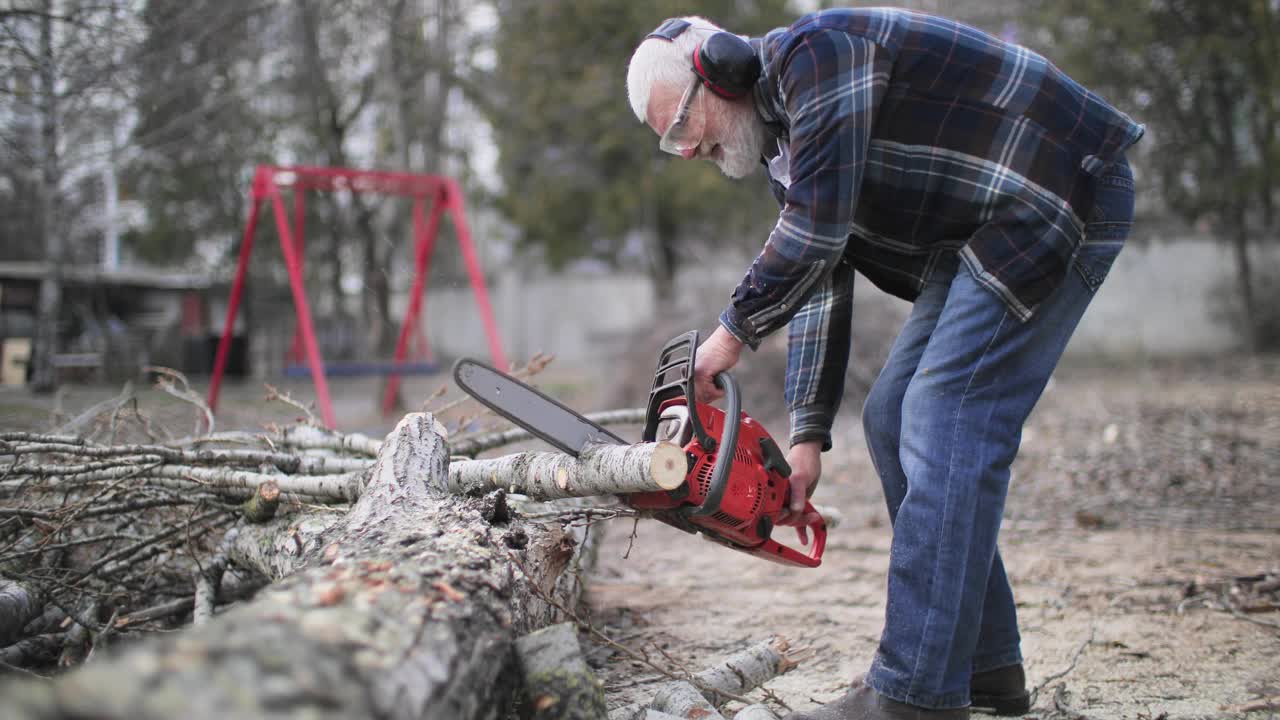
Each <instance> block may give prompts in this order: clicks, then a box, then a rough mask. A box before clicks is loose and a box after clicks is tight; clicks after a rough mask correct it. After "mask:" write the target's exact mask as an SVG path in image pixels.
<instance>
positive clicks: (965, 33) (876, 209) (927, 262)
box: [720, 8, 1143, 449]
mask: <svg viewBox="0 0 1280 720" xmlns="http://www.w3.org/2000/svg"><path fill="white" fill-rule="evenodd" d="M752 42H753V44H754V45H755V46H756V47H757V49H758V51H759V53H760V56H761V61H762V63H763V66H764V75H763V77H762V81H761V82H760V83H758V84H757V87H756V91H755V103H756V109H757V110H758V111H759V113H760V114H761V116H762V117H763V118H764V119H765V121H766V122H767V123H768V124H769V125H770V126H771V128H772V129H774V131H775V133H776V134H777V135H778V136H779V137H780V142H781V143H786V144H787V146H788V149H789V154H790V162H789V167H788V168H786V169H787V170H788V171H789V173H787V174H789V178H790V182H789V185H788V186H786V187H783V186H782V185H781V184H779V183H778V182H777V180H776V179H775V180H774V182H773V185H774V192H775V194H776V195H778V196H779V201H780V202H781V203H782V211H781V213H780V214H779V217H778V222H777V224H776V225H775V226H774V228H773V231H772V232H771V233H770V235H769V240H768V242H767V243H766V244H765V247H764V250H763V251H762V252H761V253H760V255H759V256H758V257H757V258H756V260H755V262H754V263H752V265H751V267H750V269H749V270H748V272H747V274H746V277H745V278H744V279H743V281H742V283H741V284H740V285H739V286H738V287H737V289H736V290H735V291H734V293H733V297H732V299H731V301H730V304H729V307H728V308H727V309H726V310H725V311H724V312H723V313H722V314H721V316H720V323H721V324H722V325H723V326H724V327H725V329H726V330H728V331H729V332H730V333H732V334H733V335H734V336H735V337H737V338H738V339H739V340H741V341H743V342H744V343H746V344H747V345H749V346H750V347H752V348H753V349H754V348H756V347H757V346H758V345H759V343H760V340H761V339H762V338H763V337H764V336H766V335H768V334H770V333H772V332H774V331H776V330H778V329H780V328H782V326H784V325H788V324H789V331H788V336H789V350H788V362H787V365H788V368H787V377H786V398H787V405H788V408H789V410H790V413H791V442H792V444H795V443H797V442H801V441H805V440H814V439H818V440H821V441H822V442H823V447H824V449H826V448H829V447H830V445H831V433H830V430H831V424H832V421H833V420H834V417H835V414H836V411H837V410H838V409H839V405H840V398H841V395H842V394H843V391H844V375H845V370H846V368H847V364H848V358H849V347H850V325H851V320H852V289H853V285H852V283H853V270H854V269H856V270H858V271H859V272H861V273H862V274H864V275H865V276H867V278H868V279H870V280H871V281H872V282H873V283H875V284H876V285H877V286H878V287H880V288H881V289H883V290H885V291H887V292H889V293H891V294H893V295H896V296H898V297H901V298H904V299H907V300H914V299H915V298H916V297H917V296H918V295H919V293H920V291H921V289H922V287H923V285H924V282H925V280H926V278H927V277H928V275H929V273H930V271H931V269H932V268H933V267H934V265H935V264H936V263H937V261H938V260H939V259H940V258H942V257H944V256H945V255H946V254H948V253H951V254H954V253H958V254H959V256H960V258H961V260H962V261H963V262H964V263H965V264H966V265H967V266H968V267H969V269H970V270H971V271H972V273H973V275H974V276H975V277H976V278H977V279H978V280H979V281H980V282H981V283H982V284H983V285H984V286H985V287H987V288H988V289H990V290H991V291H992V292H993V293H995V294H996V295H997V296H998V297H999V298H1000V299H1001V300H1002V301H1003V302H1004V303H1005V304H1006V305H1007V306H1008V308H1009V310H1010V312H1012V313H1013V314H1014V315H1015V316H1017V317H1018V318H1020V319H1022V320H1026V319H1027V318H1030V317H1031V316H1032V314H1034V313H1035V310H1036V306H1037V305H1038V304H1039V303H1040V302H1041V301H1043V300H1044V299H1045V298H1046V297H1048V295H1049V294H1050V293H1051V292H1052V291H1053V290H1054V289H1055V288H1056V287H1057V286H1058V285H1059V284H1060V283H1061V281H1062V279H1063V278H1064V277H1065V275H1066V272H1067V270H1068V269H1069V267H1070V265H1071V262H1072V259H1073V258H1074V256H1075V253H1076V251H1077V249H1078V248H1079V246H1080V244H1081V242H1082V240H1083V228H1084V221H1083V219H1082V217H1081V216H1082V215H1086V214H1087V213H1088V211H1089V210H1090V209H1091V207H1092V204H1093V198H1092V192H1093V189H1092V188H1093V184H1092V182H1091V180H1092V178H1093V176H1095V175H1097V174H1099V173H1101V172H1102V171H1103V170H1105V169H1106V168H1107V167H1108V166H1109V165H1110V164H1111V163H1112V162H1114V161H1115V160H1117V159H1118V158H1120V157H1122V155H1123V153H1124V151H1125V149H1126V148H1128V147H1129V146H1130V145H1132V144H1133V143H1135V142H1137V140H1138V139H1139V138H1140V137H1141V136H1142V133H1143V127H1142V126H1141V125H1138V124H1136V123H1134V122H1133V121H1132V120H1131V119H1130V118H1129V117H1127V116H1126V115H1124V114H1123V113H1121V112H1120V111H1118V110H1116V109H1115V108H1113V107H1112V106H1110V105H1108V104H1107V103H1106V102H1105V101H1103V100H1102V99H1101V98H1099V97H1098V96H1097V95H1095V94H1093V93H1091V92H1090V91H1088V90H1087V89H1085V88H1084V87H1082V86H1080V85H1079V84H1078V83H1076V82H1075V81H1073V80H1071V79H1070V78H1069V77H1067V76H1066V75H1065V74H1063V73H1062V72H1061V71H1060V70H1058V69H1057V68H1056V67H1054V66H1053V65H1052V64H1051V63H1049V62H1048V61H1047V60H1046V59H1045V58H1043V57H1041V56H1040V55H1038V54H1036V53H1034V52H1032V51H1030V50H1028V49H1026V48H1024V47H1020V46H1018V45H1014V44H1011V43H1006V42H1003V41H1001V40H998V39H996V38H994V37H992V36H990V35H987V34H985V33H983V32H981V31H979V30H976V29H974V28H971V27H968V26H965V25H962V24H960V23H957V22H954V21H951V20H947V19H944V18H940V17H935V16H930V15H924V14H920V13H915V12H909V11H905V10H897V9H887V8H874V9H845V10H826V11H822V12H819V13H814V14H811V15H806V16H804V17H802V18H800V19H799V20H798V21H797V22H796V23H795V24H793V25H791V26H790V27H787V28H780V29H777V30H774V31H772V32H770V33H769V34H767V35H766V36H764V37H763V38H759V39H756V40H753V41H752Z"/></svg>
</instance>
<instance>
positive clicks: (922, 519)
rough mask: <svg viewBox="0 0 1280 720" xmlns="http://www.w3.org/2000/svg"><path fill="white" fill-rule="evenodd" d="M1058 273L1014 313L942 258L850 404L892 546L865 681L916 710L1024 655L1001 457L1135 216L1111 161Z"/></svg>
mask: <svg viewBox="0 0 1280 720" xmlns="http://www.w3.org/2000/svg"><path fill="white" fill-rule="evenodd" d="M1096 182H1097V186H1096V191H1095V201H1094V209H1093V211H1092V212H1091V213H1090V215H1089V217H1088V220H1087V223H1086V226H1085V233H1084V241H1083V243H1082V244H1081V247H1080V250H1079V252H1078V254H1077V256H1076V257H1075V258H1074V259H1073V260H1072V265H1071V269H1070V271H1069V272H1068V276H1067V278H1066V279H1065V281H1064V282H1063V284H1062V285H1061V286H1060V287H1059V288H1058V289H1057V290H1056V291H1055V292H1054V293H1053V294H1052V295H1051V296H1050V297H1049V298H1048V299H1046V300H1045V301H1044V302H1043V303H1042V304H1041V306H1040V307H1039V308H1038V309H1037V311H1036V313H1035V314H1034V315H1033V316H1032V317H1031V319H1029V320H1027V321H1026V322H1020V321H1019V320H1018V319H1017V318H1016V317H1015V316H1014V315H1012V314H1011V313H1009V312H1008V310H1007V309H1006V307H1005V305H1004V303H1003V302H1002V301H1001V300H1000V299H999V298H998V297H997V296H996V295H995V294H994V293H992V292H991V291H989V290H987V289H985V288H983V287H982V286H981V285H979V284H978V282H977V281H975V280H974V278H973V276H972V274H971V273H970V271H969V269H968V267H967V266H966V265H964V263H963V262H962V261H961V260H960V259H959V258H958V257H954V258H953V260H952V261H951V262H949V263H942V264H940V266H939V269H938V270H936V271H935V272H934V273H933V275H932V277H930V279H929V282H928V284H927V285H926V287H925V289H924V291H923V292H922V294H921V295H920V297H919V298H918V299H917V300H916V302H915V305H914V307H913V308H912V311H911V315H910V317H909V318H908V319H907V322H906V324H905V325H904V326H903V329H902V331H901V333H900V334H899V335H898V338H897V340H896V341H895V342H894V346H893V349H892V350H891V351H890V354H889V358H888V360H887V362H886V364H885V367H884V369H883V370H882V371H881V373H880V376H879V377H878V378H877V379H876V382H875V384H874V385H873V386H872V388H871V392H870V393H869V395H868V397H867V401H866V405H865V407H864V408H863V427H864V430H865V432H866V437H867V447H868V450H869V452H870V454H871V459H872V462H873V463H874V464H875V469H876V472H877V474H878V475H879V476H880V481H881V483H882V484H883V486H884V495H885V500H886V502H887V503H888V506H889V518H890V521H891V523H892V525H893V544H892V550H891V553H890V559H889V596H888V603H887V605H886V610H885V626H884V632H883V634H882V636H881V638H880V646H879V648H878V650H877V652H876V656H875V659H874V661H873V662H872V665H871V669H870V671H869V672H868V673H867V675H866V676H865V678H864V682H865V683H866V684H867V685H869V686H871V688H873V689H874V690H876V691H877V692H879V693H881V694H882V695H886V696H888V697H890V698H893V699H894V700H898V701H899V702H905V703H910V704H912V705H917V706H921V707H926V708H954V707H963V706H965V705H968V704H969V679H970V676H971V674H972V673H975V672H983V671H986V670H994V669H996V668H1000V667H1005V666H1008V665H1014V664H1017V663H1020V662H1022V654H1021V651H1020V649H1019V635H1018V619H1017V613H1016V611H1015V609H1014V602H1013V592H1012V590H1011V589H1010V587H1009V579H1008V577H1007V576H1006V575H1005V569H1004V563H1003V562H1002V561H1001V559H1000V553H999V552H998V551H997V549H996V537H997V534H998V533H999V530H1000V520H1001V517H1002V515H1003V513H1004V504H1005V497H1006V495H1007V493H1008V488H1009V467H1010V465H1011V464H1012V463H1013V459H1014V457H1015V456H1016V455H1017V452H1018V444H1019V442H1020V441H1021V437H1022V426H1023V423H1024V422H1025V421H1026V419H1027V416H1028V415H1029V414H1030V413H1031V409H1032V407H1034V406H1035V404H1036V401H1037V400H1038V399H1039V398H1040V394H1041V393H1042V392H1043V391H1044V387H1045V385H1046V384H1047V383H1048V381H1049V376H1050V375H1051V374H1052V373H1053V369H1054V367H1055V366H1056V365H1057V364H1058V359H1059V358H1060V357H1061V355H1062V352H1063V350H1064V349H1065V348H1066V346H1067V341H1068V340H1069V339H1070V337H1071V334H1072V332H1074V330H1075V328H1076V325H1077V324H1078V323H1079V321H1080V317H1081V316H1082V315H1083V314H1084V311H1085V308H1086V307H1087V306H1088V305H1089V301H1090V300H1092V299H1093V295H1094V293H1095V292H1096V291H1097V289H1098V287H1099V285H1101V283H1102V281H1103V279H1104V278H1105V277H1106V275H1107V271H1108V270H1109V269H1110V267H1111V264H1112V262H1113V261H1114V260H1115V258H1116V255H1117V254H1119V252H1120V248H1121V247H1122V246H1123V245H1124V241H1125V238H1126V237H1127V236H1128V234H1129V227H1130V224H1131V222H1132V220H1133V201H1134V190H1133V176H1132V175H1131V174H1130V172H1129V165H1128V163H1127V162H1125V161H1123V160H1121V161H1118V162H1117V163H1115V164H1114V165H1113V166H1112V167H1111V168H1109V169H1108V170H1107V171H1106V172H1105V173H1104V174H1103V175H1102V176H1101V177H1100V178H1099V179H1098V180H1097V181H1096Z"/></svg>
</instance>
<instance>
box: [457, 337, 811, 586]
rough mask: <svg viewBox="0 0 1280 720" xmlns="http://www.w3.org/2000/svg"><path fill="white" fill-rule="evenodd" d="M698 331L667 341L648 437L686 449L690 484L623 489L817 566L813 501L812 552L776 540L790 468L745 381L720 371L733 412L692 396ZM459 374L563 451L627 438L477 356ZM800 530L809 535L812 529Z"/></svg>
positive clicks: (689, 528) (672, 514) (662, 510)
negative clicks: (758, 416)
mask: <svg viewBox="0 0 1280 720" xmlns="http://www.w3.org/2000/svg"><path fill="white" fill-rule="evenodd" d="M697 347H698V333H697V331H696V330H695V331H690V332H687V333H685V334H683V335H680V336H679V337H677V338H675V339H673V340H672V341H671V342H669V343H667V344H666V346H665V347H663V349H662V352H661V353H660V354H659V358H658V369H657V371H656V372H655V373H654V378H653V385H652V387H651V388H650V390H649V402H648V406H647V408H646V412H645V426H644V435H643V441H644V442H658V441H662V442H671V443H675V444H676V445H679V446H680V447H682V448H683V449H684V453H685V458H686V459H687V461H688V470H687V472H686V474H685V482H684V483H683V484H682V485H680V486H679V487H677V488H675V489H674V490H668V491H661V490H659V491H655V492H646V493H632V494H629V495H625V496H622V499H623V501H624V502H626V503H627V504H628V505H630V506H631V507H634V508H636V509H637V510H643V511H646V512H647V513H650V514H652V515H653V517H655V518H657V519H659V520H661V521H663V522H665V523H667V524H669V525H672V526H674V527H677V528H680V529H681V530H684V531H685V532H689V533H701V534H702V535H703V536H705V537H707V538H708V539H710V540H713V541H715V542H718V543H720V544H722V545H725V546H726V547H730V548H733V549H734V550H739V551H741V552H745V553H748V554H751V555H755V556H756V557H761V558H764V559H766V560H772V561H774V562H777V563H782V564H786V565H798V566H801V567H817V566H818V565H820V564H821V563H822V551H823V549H824V548H825V547H826V544H827V527H826V522H825V521H824V520H823V519H822V516H821V515H820V514H819V513H818V512H817V511H816V510H815V509H814V507H813V505H812V504H811V503H809V502H807V501H806V503H805V509H804V514H803V515H802V516H801V517H803V518H805V519H806V522H807V524H806V525H805V526H804V528H803V529H804V530H808V531H809V534H810V535H811V537H810V538H809V543H808V547H807V552H801V551H799V550H796V549H795V548H792V547H789V546H786V545H783V544H781V543H779V542H778V541H777V540H774V539H773V538H772V535H773V532H774V530H775V528H776V526H777V525H778V519H779V518H780V517H781V515H782V514H783V511H784V510H786V509H787V508H788V507H789V499H790V494H791V483H790V482H789V481H788V479H787V478H788V477H789V476H790V475H791V467H790V466H789V465H788V464H787V460H786V457H785V456H784V454H783V452H782V449H781V448H779V447H778V444H777V443H776V442H774V440H773V438H772V437H771V436H770V435H769V433H768V431H766V430H765V429H764V427H763V426H762V425H760V423H758V422H756V421H755V420H753V419H752V418H751V417H750V416H749V415H747V414H746V413H744V412H742V409H741V400H740V398H739V394H738V384H737V382H736V381H735V380H734V379H733V376H732V375H730V374H729V373H727V372H723V373H720V374H719V375H717V376H716V377H715V382H716V385H717V387H719V388H720V389H722V390H724V393H725V405H726V410H721V409H719V408H717V407H715V406H713V405H710V404H707V403H699V402H696V401H695V399H694V393H693V361H694V354H695V352H696V351H697ZM453 375H454V379H455V380H456V381H457V383H458V387H460V388H462V389H463V390H464V391H466V392H467V393H468V394H470V395H471V396H472V397H474V398H475V399H476V400H479V401H480V402H481V403H483V404H485V405H486V406H488V407H489V408H491V409H493V410H494V412H497V413H498V414H500V415H502V416H503V417H505V418H507V419H508V420H511V421H512V422H514V423H515V424H517V425H519V426H520V427H522V428H524V429H526V430H528V431H529V432H530V433H532V434H534V435H535V436H537V437H539V438H542V439H543V440H545V441H547V442H548V443H550V444H552V445H554V446H555V447H557V448H559V449H560V450H562V451H564V452H566V453H569V454H570V455H573V456H575V457H576V456H578V455H579V454H580V453H581V451H582V449H583V448H584V447H585V446H586V445H587V444H589V443H593V442H595V443H599V442H605V443H618V444H626V443H625V441H623V440H622V439H621V438H619V437H618V436H616V435H614V434H613V433H611V432H609V431H608V430H606V429H604V428H602V427H600V426H599V425H597V424H595V423H594V422H592V421H590V420H588V419H587V418H585V417H583V416H582V415H580V414H578V413H576V412H574V411H573V410H571V409H569V408H567V407H565V406H564V405H562V404H560V403H559V402H557V401H556V400H554V399H552V398H550V397H547V396H546V395H543V394H542V393H541V392H539V391H537V390H535V389H534V388H531V387H529V386H528V385H526V384H524V383H522V382H520V381H519V380H517V379H515V378H513V377H511V376H509V375H507V374H505V373H502V372H499V371H498V370H495V369H493V368H492V367H489V366H488V365H485V364H484V363H481V362H477V361H475V360H471V359H468V358H463V359H461V360H459V361H458V362H457V363H456V364H455V365H454V368H453ZM800 536H801V537H802V538H803V537H804V533H803V532H802V533H801V534H800Z"/></svg>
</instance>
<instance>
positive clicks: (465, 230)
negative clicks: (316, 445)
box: [208, 165, 507, 428]
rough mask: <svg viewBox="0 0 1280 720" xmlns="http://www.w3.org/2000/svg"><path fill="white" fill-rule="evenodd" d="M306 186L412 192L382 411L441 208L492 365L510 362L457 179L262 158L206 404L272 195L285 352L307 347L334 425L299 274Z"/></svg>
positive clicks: (393, 386) (410, 332)
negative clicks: (405, 292) (284, 297)
mask: <svg viewBox="0 0 1280 720" xmlns="http://www.w3.org/2000/svg"><path fill="white" fill-rule="evenodd" d="M281 188H292V190H293V228H292V230H291V229H290V227H289V219H288V215H287V213H286V210H285V204H284V194H283V193H282V191H281ZM308 190H316V191H321V192H341V191H349V192H357V193H373V194H377V195H390V196H395V197H407V198H412V199H413V242H414V274H413V287H412V289H411V290H410V294H409V305H408V307H407V308H406V309H405V314H404V321H403V322H402V324H401V326H400V337H399V339H398V340H397V342H396V351H395V358H394V361H393V365H392V368H391V371H390V373H389V375H388V378H387V385H386V390H385V392H384V394H383V398H382V409H383V412H384V413H390V412H391V411H392V410H394V408H395V402H396V395H397V394H398V393H399V389H400V369H401V367H402V366H403V364H404V361H405V355H406V354H407V353H408V349H409V341H410V338H411V337H412V336H414V335H416V334H417V331H418V317H419V316H420V315H421V313H422V304H423V295H424V294H425V290H426V285H427V271H428V269H429V267H430V263H431V254H432V252H433V250H434V249H435V242H436V235H437V232H438V230H439V228H440V218H441V216H442V215H444V213H446V212H448V213H449V217H450V218H451V219H452V220H453V227H454V230H455V232H456V234H457V236H458V245H459V246H460V247H461V250H462V258H463V262H464V263H465V264H466V267H467V274H468V275H469V276H470V279H471V288H472V290H473V291H474V292H475V296H476V304H477V305H478V306H479V309H480V319H481V321H482V322H483V324H484V330H485V335H486V336H487V338H488V341H489V353H490V355H491V357H492V360H493V363H494V365H495V366H497V367H498V368H499V369H502V370H506V369H507V359H506V355H505V354H504V353H503V352H502V342H501V340H499V338H498V328H497V324H496V323H495V322H494V319H493V310H492V308H491V307H490V304H489V293H488V290H487V289H486V287H485V283H484V275H483V274H482V273H481V272H480V262H479V260H478V259H477V257H476V253H475V247H474V246H473V245H472V243H471V229H470V227H469V226H468V225H467V217H466V211H465V209H464V204H463V199H462V192H461V190H459V188H458V184H457V182H455V181H454V180H453V179H452V178H449V177H444V176H440V175H421V174H417V173H394V172H381V171H374V170H352V169H349V168H327V167H274V166H269V165H260V166H258V168H257V171H256V172H255V173H254V176H253V188H252V190H250V194H249V203H250V205H249V221H248V223H247V224H246V225H245V229H244V240H243V241H242V242H241V244H240V259H239V261H238V263H237V264H236V276H235V280H234V281H233V282H232V285H231V297H230V299H229V301H228V303H227V319H226V322H225V324H224V325H223V331H222V338H221V339H220V340H219V341H218V354H217V356H216V358H215V360H214V363H213V376H212V377H211V378H210V381H209V398H208V402H209V408H210V409H211V410H216V409H217V407H218V391H219V389H220V388H221V386H222V375H223V372H224V371H225V370H226V366H227V352H228V350H230V346H231V335H232V332H233V330H234V328H235V321H236V313H237V311H238V310H239V308H240V298H241V295H242V293H243V292H244V282H245V276H246V273H247V271H248V268H249V257H250V255H251V254H252V252H253V235H254V231H255V230H256V229H257V226H258V218H259V213H260V211H261V209H262V204H263V202H265V201H268V200H269V201H270V202H271V208H272V211H273V213H274V215H275V220H276V231H277V232H278V233H279V235H280V250H281V252H282V253H283V255H284V262H285V268H286V269H287V270H288V272H289V286H290V289H291V291H292V293H293V306H294V310H295V312H296V314H297V320H298V324H297V330H296V332H295V335H294V347H293V349H292V350H291V351H290V354H291V355H294V356H296V355H298V354H300V353H299V352H298V346H299V345H301V350H302V353H301V354H305V356H306V360H307V364H308V365H309V366H310V369H311V379H312V382H313V383H314V384H315V389H316V401H317V402H318V403H319V405H320V413H321V419H322V420H323V421H324V424H325V425H327V426H328V427H330V428H335V427H336V426H337V423H336V420H335V418H334V414H333V403H332V401H331V399H330V397H329V385H328V383H327V382H326V381H325V374H324V361H323V360H322V359H321V357H320V347H319V345H318V344H317V343H316V335H315V327H314V325H313V323H312V320H311V306H310V305H309V304H308V302H307V293H306V287H305V284H304V280H303V274H302V269H303V218H304V217H305V215H306V191H308ZM428 201H430V202H431V213H430V215H429V216H428V215H427V214H426V204H427V202H428ZM419 347H420V351H421V352H425V340H423V339H422V338H419Z"/></svg>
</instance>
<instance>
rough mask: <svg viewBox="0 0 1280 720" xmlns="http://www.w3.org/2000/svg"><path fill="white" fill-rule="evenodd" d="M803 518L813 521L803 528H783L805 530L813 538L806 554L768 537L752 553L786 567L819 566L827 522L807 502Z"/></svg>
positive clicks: (811, 504) (825, 542) (824, 545)
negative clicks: (809, 518) (810, 518)
mask: <svg viewBox="0 0 1280 720" xmlns="http://www.w3.org/2000/svg"><path fill="white" fill-rule="evenodd" d="M804 516H806V517H812V518H814V520H811V521H810V522H809V524H808V525H804V526H798V525H788V526H783V527H795V528H797V529H799V528H800V527H805V528H807V529H808V530H809V533H810V534H811V535H812V536H813V537H812V538H810V540H809V547H808V552H800V551H799V550H796V549H795V548H792V547H789V546H787V545H783V544H782V543H780V542H778V541H777V540H774V539H773V538H772V536H770V538H769V539H768V540H765V541H764V543H763V544H761V545H760V546H758V547H756V548H753V549H752V553H753V554H755V555H760V556H763V557H766V558H768V559H770V560H773V561H775V562H780V563H784V564H787V565H800V566H802V567H811V568H814V567H818V566H819V565H821V564H822V551H823V550H824V549H825V548H826V547H827V521H826V520H824V519H823V518H822V515H821V514H820V513H819V512H818V511H817V510H816V509H815V508H814V507H813V503H811V502H809V501H808V500H806V501H805V503H804ZM775 532H776V528H775Z"/></svg>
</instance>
